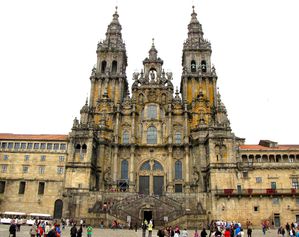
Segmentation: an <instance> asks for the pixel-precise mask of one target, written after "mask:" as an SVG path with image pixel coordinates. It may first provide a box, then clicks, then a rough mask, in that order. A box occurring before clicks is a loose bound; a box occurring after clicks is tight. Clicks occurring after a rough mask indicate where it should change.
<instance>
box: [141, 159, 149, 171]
mask: <svg viewBox="0 0 299 237" xmlns="http://www.w3.org/2000/svg"><path fill="white" fill-rule="evenodd" d="M140 170H151V165H150V162H149V161H146V162H144V163H143V164H142V165H141V167H140Z"/></svg>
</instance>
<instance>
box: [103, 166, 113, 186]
mask: <svg viewBox="0 0 299 237" xmlns="http://www.w3.org/2000/svg"><path fill="white" fill-rule="evenodd" d="M111 183H112V177H111V168H110V167H108V168H107V169H106V170H105V171H104V184H105V186H109V185H111Z"/></svg>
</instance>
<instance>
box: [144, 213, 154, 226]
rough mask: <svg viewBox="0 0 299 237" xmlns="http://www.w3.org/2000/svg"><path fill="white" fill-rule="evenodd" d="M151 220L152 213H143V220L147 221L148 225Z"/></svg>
mask: <svg viewBox="0 0 299 237" xmlns="http://www.w3.org/2000/svg"><path fill="white" fill-rule="evenodd" d="M152 219H153V212H152V211H143V220H147V222H148V223H149V221H150V220H152Z"/></svg>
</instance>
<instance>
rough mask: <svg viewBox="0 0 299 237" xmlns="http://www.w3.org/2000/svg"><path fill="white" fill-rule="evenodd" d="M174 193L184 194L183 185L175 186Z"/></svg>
mask: <svg viewBox="0 0 299 237" xmlns="http://www.w3.org/2000/svg"><path fill="white" fill-rule="evenodd" d="M174 191H175V192H176V193H182V192H183V185H182V184H175V185H174Z"/></svg>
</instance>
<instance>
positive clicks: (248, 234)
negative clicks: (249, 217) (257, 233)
mask: <svg viewBox="0 0 299 237" xmlns="http://www.w3.org/2000/svg"><path fill="white" fill-rule="evenodd" d="M251 234H252V228H251V226H249V227H248V229H247V237H251Z"/></svg>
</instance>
